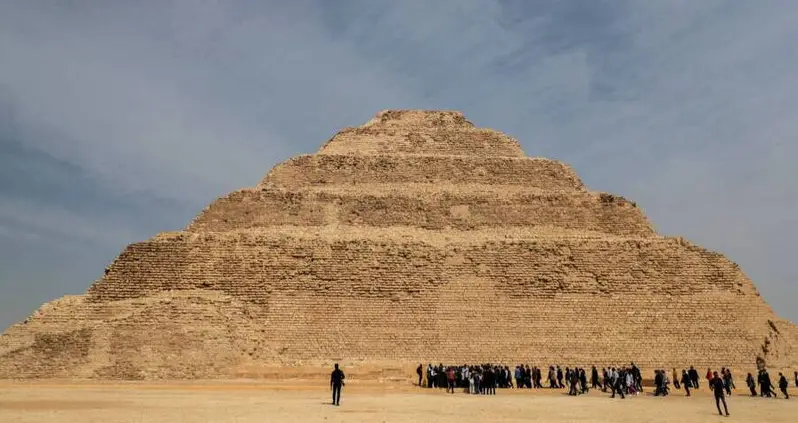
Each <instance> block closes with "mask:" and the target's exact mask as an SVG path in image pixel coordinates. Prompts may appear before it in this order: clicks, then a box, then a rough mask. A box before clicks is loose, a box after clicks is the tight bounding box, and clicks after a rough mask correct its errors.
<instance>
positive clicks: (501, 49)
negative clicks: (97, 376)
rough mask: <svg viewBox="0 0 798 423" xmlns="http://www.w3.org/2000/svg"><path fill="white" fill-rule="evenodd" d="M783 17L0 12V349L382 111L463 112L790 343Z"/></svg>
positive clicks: (321, 10) (795, 110) (711, 12)
mask: <svg viewBox="0 0 798 423" xmlns="http://www.w3.org/2000/svg"><path fill="white" fill-rule="evenodd" d="M795 40H798V2H794V1H790V0H784V1H756V2H754V1H746V0H728V1H715V0H701V1H695V0H664V1H654V0H645V1H644V0H640V1H623V0H617V1H601V0H581V1H580V0H573V1H532V0H529V1H526V0H523V1H522V0H518V1H499V0H479V1H477V0H473V1H472V0H451V1H447V0H438V1H436V0H427V1H415V0H403V1H377V0H364V1H341V0H337V1H324V0H318V1H309V0H308V1H306V0H294V1H291V2H287V1H273V2H269V1H236V2H219V1H199V0H192V1H174V2H167V1H138V2H122V1H111V2H90V1H75V2H54V1H34V0H26V1H5V2H2V3H0V328H4V327H6V326H8V325H10V324H11V323H13V322H14V321H17V320H20V319H23V318H25V317H26V316H27V315H29V314H30V313H31V312H32V311H33V310H34V309H36V308H37V307H38V306H39V305H40V304H41V303H43V302H45V301H49V300H52V299H54V298H57V297H59V296H62V295H64V294H68V293H82V292H84V291H85V290H86V288H87V287H88V286H89V285H90V284H91V282H92V281H93V280H95V279H96V278H98V277H100V275H102V272H103V269H104V267H105V266H106V265H107V264H109V263H110V262H111V261H112V260H113V258H114V257H115V256H116V255H117V254H118V253H119V252H120V251H121V250H122V248H124V246H125V245H126V244H128V243H131V242H135V241H140V240H144V239H147V238H149V237H150V236H152V235H154V234H155V233H156V232H159V231H165V230H176V229H180V228H181V227H183V226H184V225H185V224H186V223H187V222H188V221H189V220H190V219H191V218H192V217H193V216H194V215H195V214H196V213H198V212H199V211H200V210H201V209H202V208H203V207H204V206H205V205H206V204H207V203H209V202H211V201H212V200H213V199H215V198H216V197H218V196H220V195H222V194H224V193H226V192H228V191H231V190H233V189H235V188H239V187H244V186H251V185H254V184H256V183H257V182H258V181H259V179H260V178H261V177H262V176H263V175H264V174H265V173H266V172H267V171H268V170H269V169H270V168H271V167H272V166H273V165H274V164H276V163H277V162H280V161H282V160H285V159H287V158H289V157H291V156H293V155H296V154H300V153H310V152H314V151H316V150H317V149H318V148H319V147H320V146H321V144H322V143H324V142H325V141H326V140H327V139H328V138H329V137H330V136H331V135H332V134H333V133H335V132H336V131H337V130H339V129H341V128H343V127H345V126H353V125H359V124H362V123H364V122H365V121H367V120H368V119H369V118H370V117H371V116H373V115H374V114H375V113H376V112H377V111H379V110H383V109H389V108H444V109H456V110H461V111H463V112H464V113H465V114H466V116H467V117H468V118H469V119H470V120H471V121H473V122H474V123H476V124H477V125H479V126H484V127H492V128H496V129H499V130H501V131H504V132H506V133H509V134H511V135H513V136H515V137H516V138H518V139H519V141H520V142H521V144H522V146H523V148H524V150H525V151H526V153H527V154H528V155H531V156H544V157H551V158H556V159H560V160H564V161H566V162H568V163H570V164H571V165H573V166H574V167H575V168H576V170H577V171H578V172H579V174H580V175H581V177H582V178H583V180H584V181H585V183H587V184H588V185H589V186H590V187H591V188H592V189H595V190H601V191H610V192H613V193H618V194H621V195H624V196H626V197H628V198H630V199H632V200H633V201H636V202H637V203H638V204H639V205H640V206H642V207H643V208H644V209H645V211H646V213H647V214H648V215H649V216H650V218H651V219H652V220H653V222H654V224H655V225H656V226H657V228H658V229H659V231H660V232H661V233H663V234H667V235H682V236H685V237H686V238H688V239H690V240H692V241H693V242H696V243H699V244H701V245H704V246H706V247H708V248H711V249H714V250H717V251H720V252H723V253H724V254H727V255H728V256H729V257H730V258H731V259H732V260H734V261H736V262H737V263H739V264H740V265H741V266H742V268H743V270H744V271H745V272H746V273H747V274H748V275H749V276H750V277H751V278H752V279H754V281H755V283H756V284H757V285H758V286H759V288H760V289H761V292H762V294H763V296H764V297H765V299H766V300H767V301H768V302H769V303H770V304H771V305H773V307H774V308H775V309H776V311H777V312H778V313H779V314H780V315H782V316H784V317H787V318H790V319H792V320H793V321H798V308H796V307H795V299H796V298H798V284H796V279H798V270H797V269H798V267H796V266H795V265H794V264H793V263H792V261H793V260H794V252H795V247H794V244H793V240H795V239H797V238H798V218H797V217H796V216H798V171H797V170H795V169H796V168H798V166H795V165H794V163H792V162H793V161H795V157H798V143H797V142H796V139H795V137H796V134H798V116H797V115H798V77H796V75H798V54H795Z"/></svg>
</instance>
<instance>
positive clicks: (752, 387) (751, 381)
mask: <svg viewBox="0 0 798 423" xmlns="http://www.w3.org/2000/svg"><path fill="white" fill-rule="evenodd" d="M745 383H746V384H747V385H748V389H750V390H751V396H752V397H755V396H756V382H755V381H754V375H752V374H751V373H748V377H746V378H745Z"/></svg>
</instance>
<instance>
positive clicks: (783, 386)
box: [779, 373, 790, 399]
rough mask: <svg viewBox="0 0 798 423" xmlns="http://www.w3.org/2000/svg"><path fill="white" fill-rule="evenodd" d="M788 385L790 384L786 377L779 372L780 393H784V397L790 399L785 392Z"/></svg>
mask: <svg viewBox="0 0 798 423" xmlns="http://www.w3.org/2000/svg"><path fill="white" fill-rule="evenodd" d="M788 386H790V384H789V383H788V382H787V378H786V377H784V375H783V374H781V373H779V389H780V390H781V393H782V394H784V397H785V398H786V399H790V394H788V393H787V387H788Z"/></svg>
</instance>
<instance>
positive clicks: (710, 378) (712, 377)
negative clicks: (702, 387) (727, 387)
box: [707, 369, 714, 384]
mask: <svg viewBox="0 0 798 423" xmlns="http://www.w3.org/2000/svg"><path fill="white" fill-rule="evenodd" d="M712 379H714V376H713V375H712V369H707V383H710V384H711V382H712Z"/></svg>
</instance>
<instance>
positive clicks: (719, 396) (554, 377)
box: [330, 363, 798, 416]
mask: <svg viewBox="0 0 798 423" xmlns="http://www.w3.org/2000/svg"><path fill="white" fill-rule="evenodd" d="M416 373H417V376H418V386H426V387H427V388H430V389H431V388H441V389H446V392H447V393H451V394H453V393H455V391H456V390H458V389H460V390H462V391H464V392H467V393H469V394H472V395H496V389H497V388H516V389H533V388H534V389H541V388H543V387H544V386H543V370H542V369H540V368H539V367H536V366H533V367H529V365H528V364H526V365H524V364H519V365H517V366H515V369H514V370H511V369H510V367H509V366H503V365H496V364H490V363H485V364H480V365H468V364H464V365H462V366H459V365H458V366H454V365H447V366H444V365H443V364H438V365H437V366H433V365H432V364H429V365H427V368H426V370H425V369H424V365H423V364H419V365H418V367H417V368H416ZM545 376H546V382H547V385H548V386H547V387H548V389H564V388H565V387H566V383H567V384H568V395H573V396H576V395H581V394H585V393H587V392H589V391H590V389H599V390H601V391H602V392H607V391H608V390H609V391H612V398H615V396H616V394H617V395H619V396H620V397H621V398H626V396H627V395H640V393H641V392H643V377H642V374H641V372H640V368H638V367H637V365H635V363H631V365H630V366H628V367H626V366H620V367H617V368H616V367H605V368H603V369H601V372H599V370H598V369H597V368H596V366H592V367H591V368H590V376H589V379H588V373H587V372H586V371H585V369H584V368H581V367H575V368H570V367H566V368H565V370H563V368H562V367H560V366H559V365H554V366H549V368H548V370H546V375H545ZM793 377H794V378H795V387H796V388H798V372H795V373H794V374H793ZM344 379H345V376H344V373H343V371H341V370H340V369H339V367H338V364H337V363H336V364H335V369H334V370H333V372H332V373H331V375H330V389H331V390H332V392H333V401H332V403H333V405H336V406H337V405H340V401H341V388H342V387H343V385H344ZM706 379H707V385H708V387H709V389H710V390H711V391H712V393H713V394H714V396H715V406H716V407H717V409H718V414H720V415H721V416H722V415H724V412H725V415H726V416H729V408H728V405H727V404H726V396H727V395H731V394H732V391H733V390H736V389H737V388H736V386H735V385H734V376H732V372H731V369H727V368H725V367H723V368H721V369H720V372H717V371H712V369H707V373H706ZM513 380H515V384H513ZM653 382H654V392H653V394H654V396H667V395H669V394H670V385H671V384H673V387H674V388H675V389H684V391H685V395H686V396H688V397H689V396H690V395H691V394H690V389H699V388H700V378H699V374H698V370H696V369H695V368H694V367H693V366H690V369H689V370H688V369H683V370H682V372H681V375H679V374H678V373H677V371H676V368H673V369H671V374H670V375H668V372H666V371H665V370H663V369H657V370H654V380H653ZM746 384H747V385H748V389H749V390H750V391H751V396H754V397H755V396H757V395H759V396H761V397H768V398H778V395H777V394H776V392H775V391H774V390H773V382H772V380H771V379H770V374H769V373H768V371H767V370H765V369H761V370H759V374H758V376H757V378H756V379H754V376H753V375H752V374H751V373H748V375H747V377H746ZM588 385H589V386H588ZM757 386H759V392H758V393H757ZM778 387H779V390H781V392H782V394H783V395H784V398H785V399H789V398H790V395H789V393H788V391H787V388H788V387H789V382H788V381H787V377H786V376H784V374H782V373H779V379H778ZM721 404H722V405H723V410H721V408H720V406H721Z"/></svg>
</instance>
